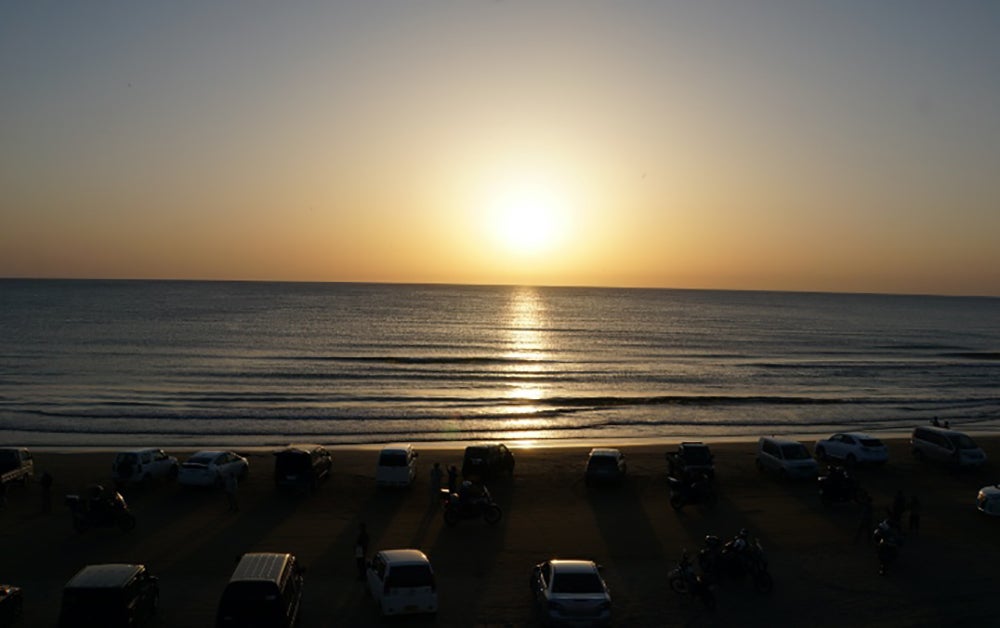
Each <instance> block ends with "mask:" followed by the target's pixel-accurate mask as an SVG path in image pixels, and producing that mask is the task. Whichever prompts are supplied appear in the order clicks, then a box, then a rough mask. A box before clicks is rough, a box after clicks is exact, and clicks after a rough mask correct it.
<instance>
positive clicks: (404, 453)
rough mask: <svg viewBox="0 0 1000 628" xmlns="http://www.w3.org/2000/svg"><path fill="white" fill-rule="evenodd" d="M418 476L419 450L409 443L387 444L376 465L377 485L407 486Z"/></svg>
mask: <svg viewBox="0 0 1000 628" xmlns="http://www.w3.org/2000/svg"><path fill="white" fill-rule="evenodd" d="M416 477H417V452H416V451H414V450H413V446H412V445H409V444H394V445H386V446H385V447H383V448H382V451H380V452H379V454H378V463H377V464H376V466H375V484H376V485H377V486H400V487H406V486H410V484H412V483H413V480H414V479H415V478H416Z"/></svg>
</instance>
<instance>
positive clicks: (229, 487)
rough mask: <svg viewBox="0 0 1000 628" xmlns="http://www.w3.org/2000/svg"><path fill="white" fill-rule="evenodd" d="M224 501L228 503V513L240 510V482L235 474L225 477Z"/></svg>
mask: <svg viewBox="0 0 1000 628" xmlns="http://www.w3.org/2000/svg"><path fill="white" fill-rule="evenodd" d="M225 488H226V501H227V502H228V503H229V512H238V511H239V509H240V502H239V499H238V498H239V495H238V493H239V489H240V481H239V479H238V478H237V477H236V474H235V473H230V474H228V475H227V476H226V485H225Z"/></svg>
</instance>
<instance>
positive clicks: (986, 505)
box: [976, 483, 1000, 517]
mask: <svg viewBox="0 0 1000 628" xmlns="http://www.w3.org/2000/svg"><path fill="white" fill-rule="evenodd" d="M976 508H978V509H979V512H982V513H986V514H987V515H993V516H994V517H1000V483H998V484H994V485H993V486H984V487H983V488H981V489H979V495H977V496H976Z"/></svg>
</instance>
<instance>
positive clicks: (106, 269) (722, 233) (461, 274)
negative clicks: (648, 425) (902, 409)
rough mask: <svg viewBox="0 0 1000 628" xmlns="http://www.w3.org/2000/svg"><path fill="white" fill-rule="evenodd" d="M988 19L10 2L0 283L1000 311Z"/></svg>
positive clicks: (511, 4) (703, 9)
mask: <svg viewBox="0 0 1000 628" xmlns="http://www.w3.org/2000/svg"><path fill="white" fill-rule="evenodd" d="M998 32H1000V3H997V2H994V1H992V0H990V1H987V0H983V1H973V0H957V1H956V2H938V1H933V2H931V1H928V2H925V1H921V0H906V1H902V0H898V1H897V0H880V1H878V2H872V1H871V0H840V1H837V2H829V1H818V0H817V1H810V0H799V1H787V2H785V1H768V2H764V1H756V0H739V1H731V2H719V1H708V0H706V1H704V2H670V1H666V0H665V1H663V2H653V1H643V2H633V1H628V0H624V1H621V2H585V1H579V2H561V1H557V0H553V1H543V2H539V1H537V0H534V1H525V2H520V1H514V0H483V1H468V2H458V1H434V2H425V1H421V0H405V1H402V0H401V1H398V2H394V1H381V0H380V1H374V2H362V1H358V2H289V3H265V2H247V1H240V2H228V1H217V2H194V1H180V2H155V3H135V2H100V3H90V2H85V3H84V2H6V3H2V4H0V277H80V278H167V279H245V280H281V281H363V282H369V281H371V282H406V283H409V282H418V283H470V284H525V285H586V286H630V287H664V288H711V289H745V290H805V291H833V292H879V293H911V294H956V295H989V296H1000V246H998V245H997V241H998V240H1000V238H998V236H1000V37H998V36H997V33H998Z"/></svg>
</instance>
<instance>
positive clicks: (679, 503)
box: [670, 493, 684, 510]
mask: <svg viewBox="0 0 1000 628" xmlns="http://www.w3.org/2000/svg"><path fill="white" fill-rule="evenodd" d="M670 507H671V508H673V509H674V510H680V509H681V508H683V507H684V498H683V497H681V496H680V495H678V494H676V493H674V494H673V495H671V496H670Z"/></svg>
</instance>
